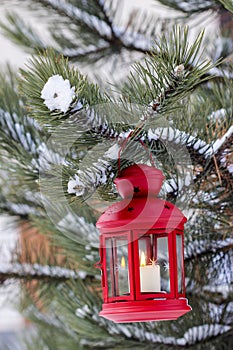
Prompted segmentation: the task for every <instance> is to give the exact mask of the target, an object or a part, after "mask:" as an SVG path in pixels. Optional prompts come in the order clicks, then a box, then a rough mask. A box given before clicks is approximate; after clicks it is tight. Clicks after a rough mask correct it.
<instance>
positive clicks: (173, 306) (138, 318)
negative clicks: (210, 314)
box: [99, 298, 192, 323]
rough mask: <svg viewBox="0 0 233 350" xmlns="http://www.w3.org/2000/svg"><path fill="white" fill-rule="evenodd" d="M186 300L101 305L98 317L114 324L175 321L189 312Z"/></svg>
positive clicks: (189, 308)
mask: <svg viewBox="0 0 233 350" xmlns="http://www.w3.org/2000/svg"><path fill="white" fill-rule="evenodd" d="M191 310H192V308H191V307H190V306H189V305H188V300H187V299H186V298H180V299H166V300H161V299H159V300H156V299H154V300H143V301H130V302H124V301H121V302H115V303H109V304H103V306H102V311H101V312H100V313H99V315H100V316H102V317H104V318H107V319H108V320H111V321H113V322H116V323H127V322H149V321H166V320H176V319H177V318H178V317H180V316H182V315H184V314H186V313H187V312H189V311H191Z"/></svg>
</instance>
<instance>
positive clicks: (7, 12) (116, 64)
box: [0, 0, 233, 350]
mask: <svg viewBox="0 0 233 350" xmlns="http://www.w3.org/2000/svg"><path fill="white" fill-rule="evenodd" d="M84 2H85V1H83V2H82V1H69V2H68V3H71V4H74V5H75V6H77V8H79V6H80V7H81V6H84V5H82V4H83V3H84ZM58 3H59V2H58ZM86 3H88V0H87V1H86ZM90 3H92V2H91V1H90ZM106 3H108V1H106ZM54 4H56V1H54V2H53V1H51V2H50V1H32V0H31V1H29V0H25V1H15V0H8V1H4V0H1V1H0V21H1V30H0V49H1V54H0V65H1V72H6V71H7V70H8V69H9V68H7V67H6V65H7V64H9V65H10V66H11V67H12V68H11V69H12V70H13V71H17V70H18V68H20V67H25V65H26V64H27V61H28V59H29V58H30V56H31V54H32V53H34V52H36V50H38V49H41V48H43V46H44V47H48V46H53V47H55V48H56V49H57V50H58V51H60V52H63V53H64V52H65V53H68V54H67V56H69V58H70V61H71V64H73V65H74V66H76V67H78V68H79V69H80V71H81V72H82V73H84V74H87V75H88V78H89V79H90V80H91V81H93V82H97V83H98V84H99V85H100V86H101V87H102V88H103V89H107V90H108V89H110V87H111V84H116V85H120V84H122V81H123V80H124V77H125V76H126V75H127V74H128V72H129V70H130V67H131V65H132V64H133V63H134V62H135V61H137V60H141V59H142V58H143V57H144V56H145V52H146V51H147V49H148V47H150V45H151V43H152V42H153V36H156V35H157V34H159V33H161V32H162V31H165V30H166V28H169V27H171V26H172V25H173V24H174V23H179V24H188V25H189V26H190V29H191V37H192V36H193V37H194V36H195V35H196V33H198V32H199V30H200V29H202V28H205V44H206V46H207V51H206V52H207V56H209V57H210V58H211V59H213V60H216V59H218V58H219V57H223V56H224V57H228V56H229V60H230V59H231V54H232V48H233V40H232V39H233V34H232V33H233V31H232V28H233V24H232V15H231V13H230V12H228V11H226V10H225V9H224V7H223V6H222V7H221V5H220V2H218V1H216V2H215V1H204V2H203V1H197V2H195V1H175V0H174V1H154V0H143V1H141V0H125V1H120V0H119V1H115V8H116V9H117V11H115V12H116V14H115V16H116V18H115V20H116V22H117V24H118V26H119V28H124V30H125V28H130V26H131V25H132V29H131V32H132V33H133V30H136V28H137V25H136V24H134V23H133V22H134V20H135V18H136V17H137V18H138V20H137V21H138V23H139V24H140V25H141V26H143V23H147V22H148V23H147V27H149V23H151V28H150V29H149V30H148V33H149V34H150V35H144V39H143V38H142V37H139V36H137V37H133V38H131V39H130V40H131V41H132V42H130V41H129V40H128V43H126V44H125V45H123V44H122V43H120V44H119V47H117V46H115V47H114V45H113V46H112V47H111V46H110V47H109V48H108V49H106V50H105V51H103V52H102V54H100V55H99V52H98V50H97V51H96V52H95V50H94V49H93V40H96V39H95V38H94V39H93V38H91V33H89V32H88V33H85V28H84V30H83V31H82V30H80V32H79V35H80V36H82V35H83V37H84V36H85V39H83V40H82V39H80V38H78V36H77V35H78V34H77V33H78V32H75V28H73V26H74V24H73V22H72V19H71V17H70V16H69V17H68V16H67V18H66V16H64V14H62V13H61V11H60V12H59V11H58V10H56V6H53V5H54ZM166 5H167V6H166ZM143 16H145V17H143ZM81 21H82V20H81ZM74 22H75V21H74ZM68 23H69V25H70V27H69V31H68V30H67V26H68ZM24 25H25V27H24ZM27 26H31V28H33V33H32V32H30V30H28V31H26V29H25V28H27V29H28V28H29V27H27ZM146 31H147V30H146V29H145V33H146ZM129 32H130V30H129ZM35 33H36V34H35ZM61 34H62V35H63V36H64V37H62V35H61ZM24 35H25V36H24ZM75 35H76V36H77V37H76V39H77V42H76V44H75V45H74V47H73V46H72V44H74V42H75ZM30 37H31V42H30V40H29V38H30ZM146 37H147V38H148V43H146V42H145V38H146ZM65 38H68V39H69V40H70V42H68V39H67V43H68V45H67V47H65V45H64V40H65ZM139 39H140V40H139ZM85 40H86V44H85ZM143 40H144V42H143ZM33 43H34V45H33ZM100 45H101V44H100ZM121 45H122V47H120V46H121ZM86 49H87V51H88V50H90V52H92V50H93V51H94V54H92V53H91V54H89V53H88V52H86V51H85V50H86ZM99 51H100V50H99ZM2 74H3V73H2ZM5 74H9V73H5ZM10 162H11V160H10V159H9V164H10ZM0 171H2V173H4V170H3V169H1V164H0ZM3 181H5V183H4V184H3ZM10 183H11V181H10V179H8V178H4V176H2V178H1V187H2V188H3V190H2V192H3V194H4V196H5V193H6V192H7V191H6V190H5V189H4V187H6V188H7V187H9V186H11V185H10ZM4 191H5V192H4ZM13 191H14V189H13ZM11 195H14V193H13V194H11ZM3 202H4V201H3ZM12 203H14V201H12ZM14 205H17V202H16V203H15V204H14ZM6 208H7V207H6ZM8 209H9V213H8V212H7V210H5V209H3V210H2V214H1V216H0V350H5V349H11V350H15V349H20V350H23V349H24V348H25V349H29V348H30V346H31V345H30V344H31V340H30V339H33V337H34V336H35V337H36V339H37V343H36V344H37V345H38V349H39V348H41V349H45V348H46V347H44V345H40V344H38V338H37V332H38V329H37V326H35V325H33V324H32V323H31V321H29V318H28V317H27V316H26V314H27V312H28V313H29V312H30V302H28V298H27V303H29V304H28V306H27V308H26V309H27V311H26V313H25V312H23V313H22V312H21V310H22V309H24V311H25V304H24V303H25V298H24V296H23V295H24V292H25V286H26V289H27V292H29V296H27V297H31V298H32V299H33V298H34V300H33V301H34V304H36V307H38V309H40V307H41V305H40V303H42V302H40V298H37V297H36V292H35V291H36V289H37V285H38V283H40V278H38V275H40V276H42V278H45V279H46V278H47V277H48V276H49V275H50V272H49V271H48V270H47V261H48V257H49V256H51V249H53V248H51V247H50V245H49V240H48V239H47V238H46V237H44V236H43V235H40V234H38V232H37V230H36V229H35V228H32V227H31V226H30V225H28V221H27V214H28V212H27V210H28V209H27V208H26V209H25V211H24V210H21V209H22V208H21V209H20V210H21V211H20V210H19V208H14V207H13V205H12V206H11V207H10V206H8ZM9 214H10V215H9ZM231 215H232V213H230V216H231ZM27 225H28V228H27ZM229 245H232V241H227V243H226V246H227V247H228V246H229ZM55 251H56V252H55V256H56V264H57V265H59V264H62V265H63V266H64V264H63V261H64V256H63V253H62V252H61V253H60V252H59V251H58V250H57V248H56V249H55ZM42 253H43V254H42ZM28 254H30V259H28ZM41 254H42V255H43V257H42V259H38V255H41ZM215 259H216V263H217V261H220V260H218V259H220V257H218V256H216V257H215ZM28 261H30V264H32V265H33V269H34V270H32V269H31V268H30V267H28V265H27V264H29V263H28ZM38 261H39V264H40V265H43V266H45V267H46V268H45V270H43V269H41V270H40V272H39V273H38V266H37V265H36V264H37V263H38ZM231 263H232V255H231V257H228V258H227V259H226V260H225V264H226V266H227V267H226V268H227V269H228V268H230V266H231V268H232V265H231ZM196 273H197V274H198V271H196ZM28 276H29V277H28ZM231 277H232V276H231ZM231 277H229V276H228V277H227V278H226V276H225V277H224V279H223V280H224V281H225V282H224V283H223V284H221V285H219V283H218V285H219V289H221V288H222V290H215V292H214V293H215V295H214V298H215V299H216V305H220V304H219V303H221V300H222V301H226V300H227V303H226V304H224V306H223V308H224V307H225V311H224V312H225V313H228V314H229V315H230V314H231V313H230V312H229V303H228V302H229V298H231V297H230V296H229V295H230V294H228V288H229V285H228V283H226V280H227V279H228V281H229V280H230V278H231ZM59 278H61V279H63V278H66V271H63V272H62V273H61V274H60V277H58V279H59ZM22 280H23V287H22V283H21V282H22ZM38 280H39V282H38ZM220 281H221V278H220ZM207 289H208V288H207ZM208 292H209V293H211V290H210V289H209V290H208ZM207 298H208V295H207ZM31 308H33V307H32V306H31ZM218 312H219V311H218ZM212 313H213V314H214V307H213V310H212ZM41 317H42V316H41ZM219 317H220V316H219ZM221 317H224V316H223V315H222V314H221ZM38 319H39V317H38ZM41 322H43V320H42V318H41ZM227 322H228V324H227ZM227 322H226V324H225V328H224V327H223V328H222V330H221V331H220V332H219V334H222V333H224V331H226V332H228V331H229V329H230V321H229V319H228V321H227ZM216 332H217V331H216ZM230 337H231V335H228V338H230ZM21 338H22V339H23V340H20V339H21ZM223 343H224V342H223ZM226 344H228V345H229V344H230V342H226ZM32 348H33V347H32ZM47 348H48V349H51V348H50V347H49V346H48V347H47ZM57 348H58V349H66V347H62V345H59V346H57ZM94 348H95V347H93V349H94ZM103 348H104V347H103ZM72 349H74V348H72ZM77 349H78V347H77ZM145 349H146V347H145ZM211 349H213V350H215V345H214V344H213V347H212V348H211ZM219 349H220V347H219ZM222 349H225V348H224V347H222ZM228 349H230V348H227V349H226V350H228ZM53 350H54V349H53Z"/></svg>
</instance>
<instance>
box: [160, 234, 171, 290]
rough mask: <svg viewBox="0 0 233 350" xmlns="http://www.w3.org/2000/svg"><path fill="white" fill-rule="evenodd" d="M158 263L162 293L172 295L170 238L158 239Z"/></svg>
mask: <svg viewBox="0 0 233 350" xmlns="http://www.w3.org/2000/svg"><path fill="white" fill-rule="evenodd" d="M157 262H158V264H159V266H160V277H161V291H162V292H166V293H170V289H171V288H170V266H169V252H168V237H158V238H157Z"/></svg>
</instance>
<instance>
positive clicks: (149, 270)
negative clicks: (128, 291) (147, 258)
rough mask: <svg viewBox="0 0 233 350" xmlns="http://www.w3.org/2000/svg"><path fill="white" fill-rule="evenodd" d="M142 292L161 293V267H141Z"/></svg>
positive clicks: (153, 265) (154, 265)
mask: <svg viewBox="0 0 233 350" xmlns="http://www.w3.org/2000/svg"><path fill="white" fill-rule="evenodd" d="M140 285H141V292H142V293H143V292H147V293H148V292H152V293H153V292H160V291H161V286H160V266H159V265H156V264H152V265H146V266H140Z"/></svg>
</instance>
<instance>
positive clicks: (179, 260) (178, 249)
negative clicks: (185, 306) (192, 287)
mask: <svg viewBox="0 0 233 350" xmlns="http://www.w3.org/2000/svg"><path fill="white" fill-rule="evenodd" d="M176 256H177V272H178V293H180V294H182V293H184V288H183V285H184V283H183V282H184V281H183V272H182V271H183V268H182V267H183V265H182V263H183V247H182V236H181V235H176Z"/></svg>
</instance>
